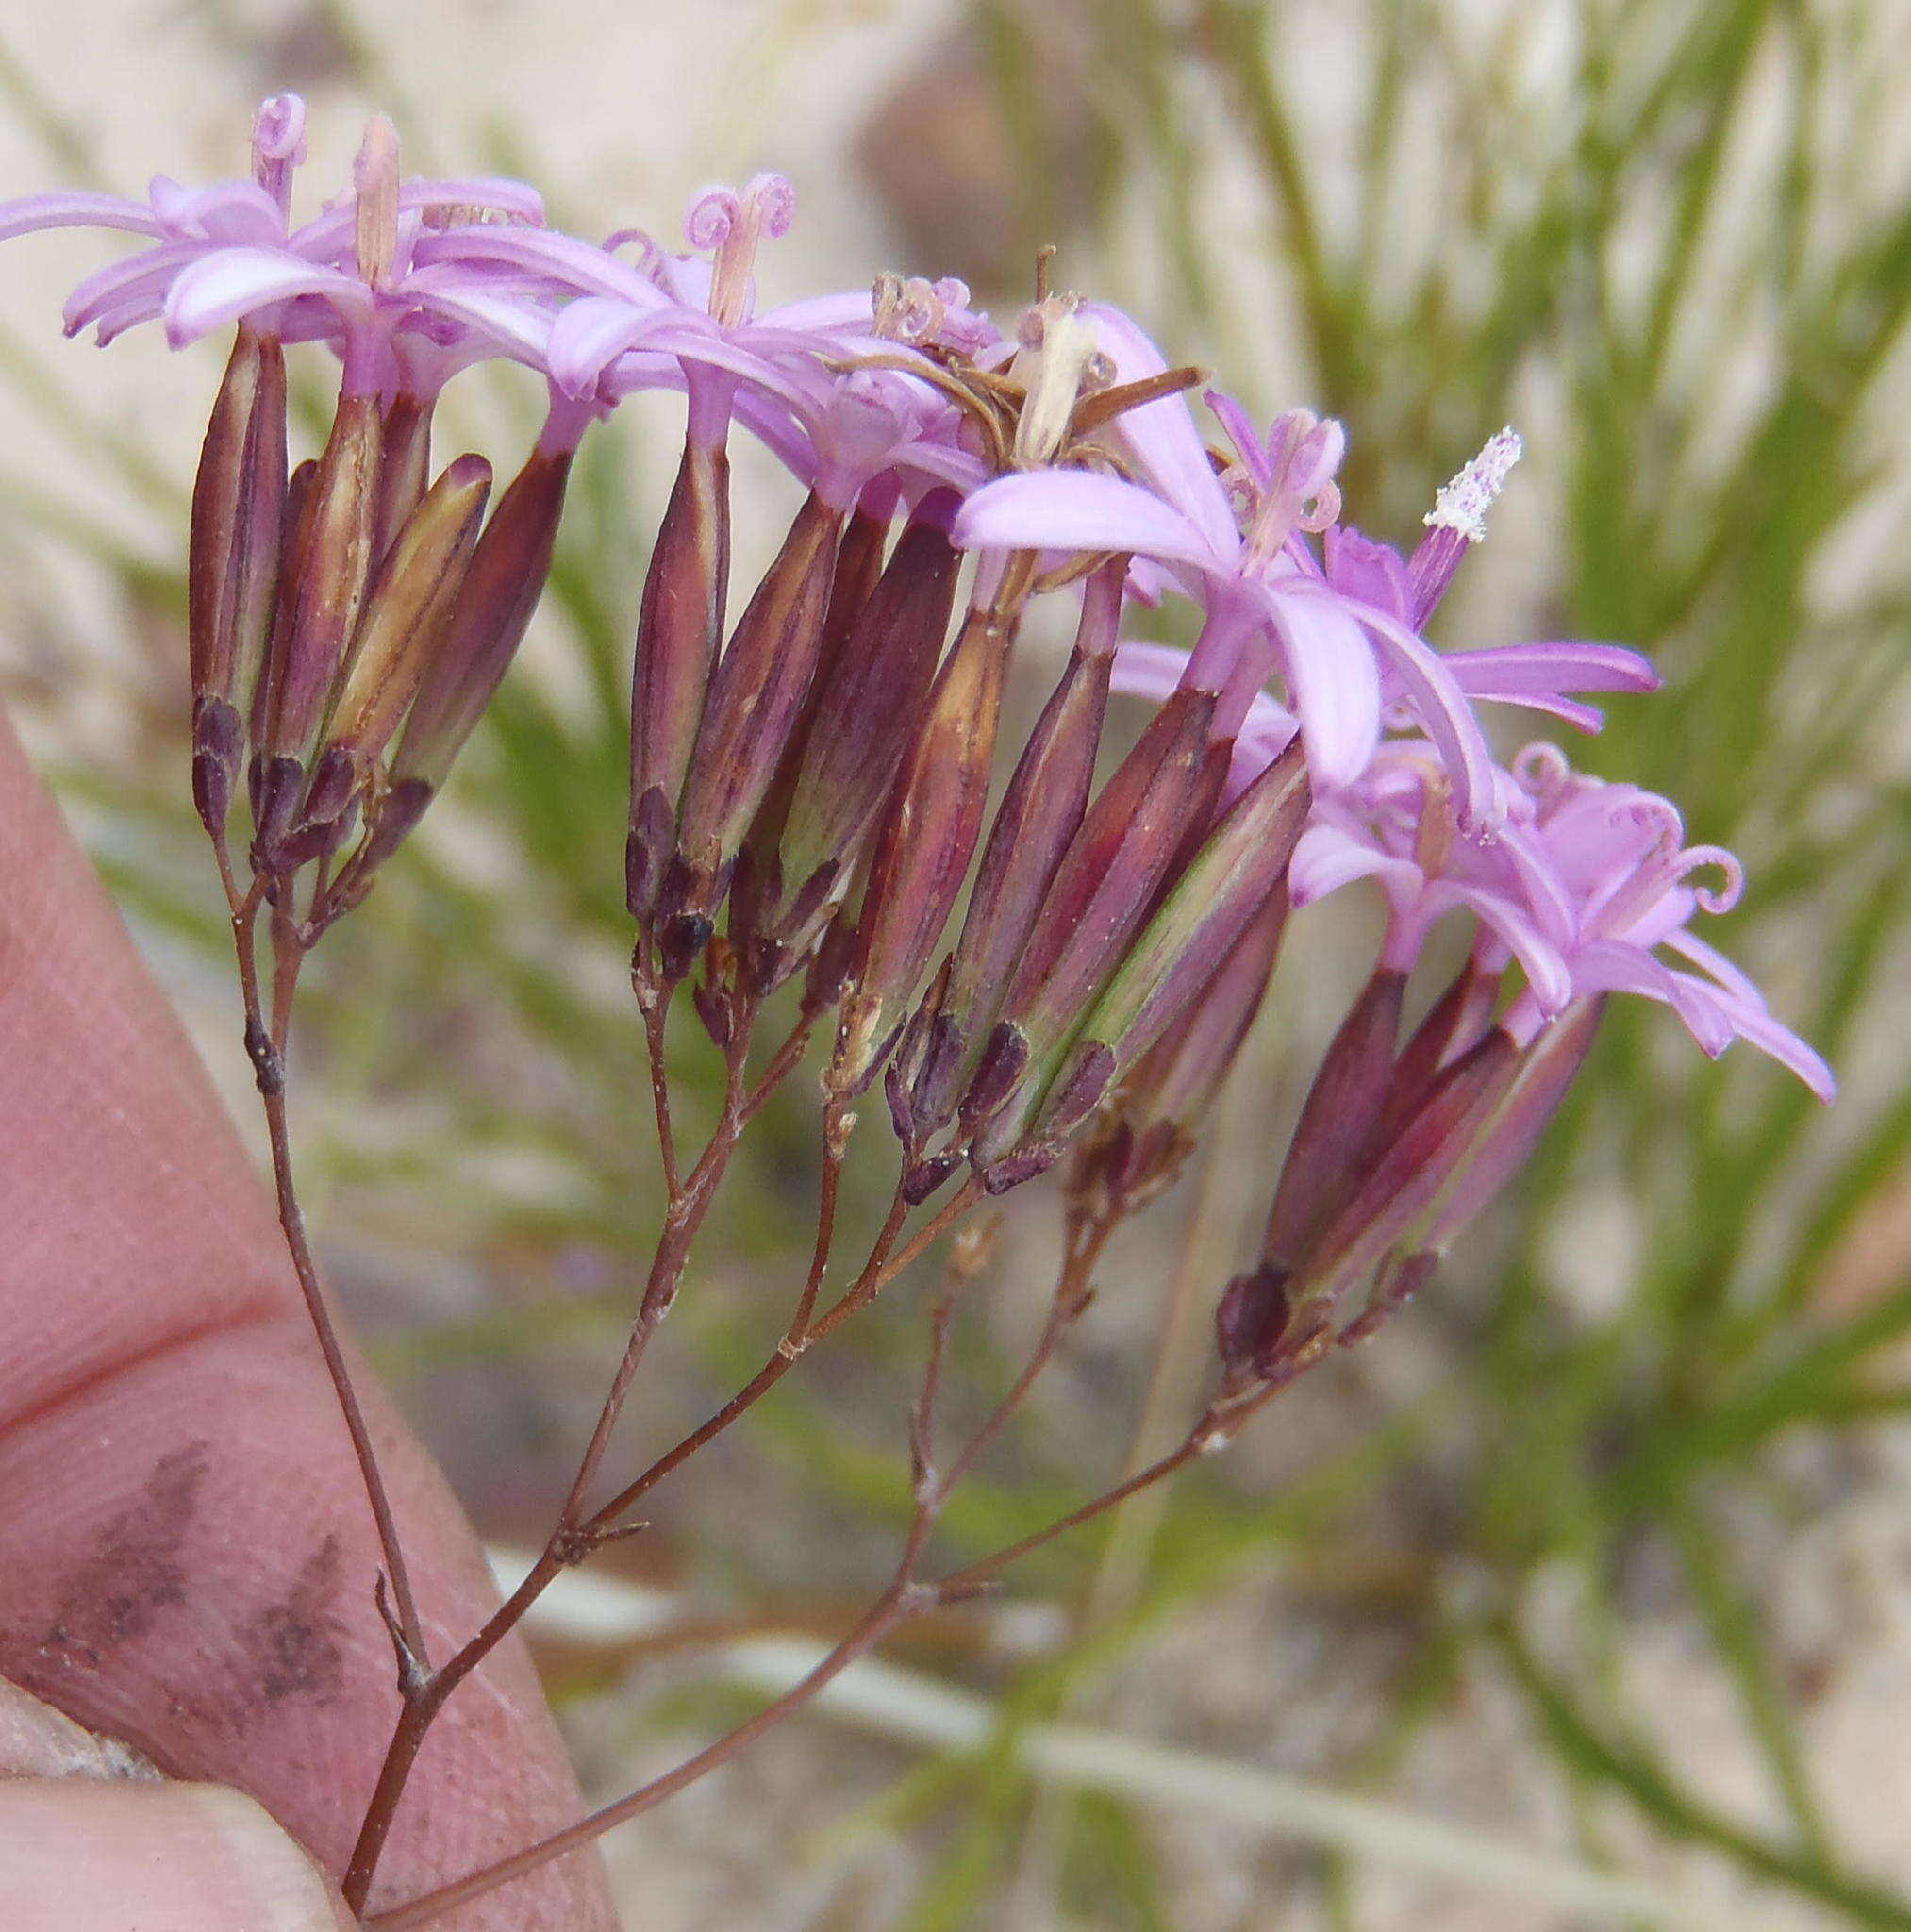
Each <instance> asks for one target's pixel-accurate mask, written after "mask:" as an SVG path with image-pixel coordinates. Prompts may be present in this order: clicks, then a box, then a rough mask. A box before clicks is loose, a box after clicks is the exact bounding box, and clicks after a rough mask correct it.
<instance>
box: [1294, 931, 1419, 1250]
mask: <svg viewBox="0 0 1911 1932" xmlns="http://www.w3.org/2000/svg"><path fill="white" fill-rule="evenodd" d="M1405 993H1406V975H1405V974H1404V973H1402V972H1400V971H1398V970H1397V969H1395V968H1393V967H1388V966H1382V967H1379V968H1378V969H1376V971H1375V972H1374V973H1373V974H1371V975H1370V977H1369V978H1368V981H1367V984H1366V985H1365V986H1363V987H1362V988H1361V990H1360V992H1359V995H1358V997H1356V998H1355V1000H1354V1005H1353V1006H1352V1007H1351V1008H1349V1009H1348V1013H1347V1017H1346V1018H1345V1019H1344V1020H1342V1021H1341V1023H1340V1025H1339V1027H1338V1030H1337V1031H1336V1033H1335V1035H1334V1038H1333V1040H1332V1041H1330V1042H1329V1044H1328V1047H1327V1051H1326V1052H1325V1053H1324V1054H1323V1055H1322V1056H1321V1065H1320V1068H1319V1070H1318V1071H1317V1072H1316V1074H1315V1075H1314V1083H1313V1085H1312V1086H1311V1087H1310V1088H1309V1089H1308V1090H1307V1098H1306V1101H1305V1103H1304V1105H1303V1107H1302V1108H1301V1118H1300V1120H1299V1122H1298V1124H1296V1125H1295V1128H1294V1138H1293V1141H1292V1142H1291V1143H1290V1144H1289V1146H1288V1158H1287V1162H1286V1165H1285V1166H1284V1167H1283V1168H1282V1170H1281V1182H1280V1186H1279V1188H1278V1189H1277V1190H1276V1191H1275V1193H1274V1205H1273V1208H1272V1209H1271V1212H1270V1213H1269V1216H1268V1229H1267V1235H1266V1237H1265V1239H1264V1241H1263V1242H1262V1253H1263V1254H1264V1255H1265V1256H1266V1257H1267V1258H1268V1259H1269V1260H1271V1261H1276V1262H1280V1263H1282V1264H1283V1265H1285V1266H1288V1267H1290V1268H1291V1267H1292V1266H1294V1265H1295V1264H1296V1263H1297V1262H1298V1261H1299V1260H1300V1259H1301V1258H1302V1257H1304V1255H1305V1254H1306V1252H1307V1247H1308V1244H1309V1242H1310V1241H1312V1240H1313V1238H1314V1236H1315V1235H1317V1234H1318V1233H1319V1232H1320V1231H1321V1228H1322V1227H1324V1226H1325V1225H1326V1224H1327V1222H1328V1221H1329V1220H1330V1219H1331V1218H1332V1217H1333V1215H1334V1213H1335V1212H1336V1210H1337V1209H1338V1208H1340V1207H1341V1206H1342V1205H1343V1204H1344V1203H1345V1201H1346V1200H1347V1197H1348V1195H1349V1194H1350V1193H1351V1192H1352V1191H1353V1189H1354V1185H1355V1183H1356V1181H1357V1180H1358V1178H1359V1174H1358V1163H1359V1160H1360V1157H1361V1155H1362V1153H1363V1152H1364V1151H1365V1149H1366V1148H1367V1145H1368V1143H1369V1141H1370V1140H1371V1137H1372V1134H1373V1128H1374V1124H1375V1123H1376V1122H1377V1121H1378V1120H1379V1118H1380V1111H1381V1108H1382V1107H1383V1106H1384V1104H1385V1103H1386V1100H1387V1095H1388V1087H1389V1085H1390V1083H1391V1081H1392V1078H1393V1071H1394V1055H1395V1052H1396V1050H1397V1048H1398V1046H1399V1043H1400V1010H1401V1005H1402V1002H1403V1001H1404V997H1405Z"/></svg>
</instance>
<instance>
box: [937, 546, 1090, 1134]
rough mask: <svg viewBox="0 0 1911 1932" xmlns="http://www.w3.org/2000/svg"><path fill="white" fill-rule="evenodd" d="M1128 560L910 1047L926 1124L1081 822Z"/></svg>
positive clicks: (1044, 726)
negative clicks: (932, 1005)
mask: <svg viewBox="0 0 1911 1932" xmlns="http://www.w3.org/2000/svg"><path fill="white" fill-rule="evenodd" d="M1126 568H1127V565H1126V559H1125V558H1122V559H1118V560H1116V561H1115V562H1113V563H1111V564H1109V565H1107V566H1105V568H1104V569H1103V570H1101V571H1098V572H1097V573H1096V574H1095V575H1093V576H1092V577H1091V578H1089V580H1088V586H1087V589H1086V593H1085V595H1084V598H1083V604H1082V617H1081V623H1080V625H1078V627H1077V630H1076V634H1075V645H1074V649H1073V651H1072V653H1071V654H1070V658H1069V662H1068V665H1067V667H1066V668H1065V669H1064V671H1063V673H1062V676H1061V681H1060V682H1059V683H1058V684H1057V685H1056V686H1055V691H1053V692H1052V693H1051V694H1050V697H1049V701H1048V703H1047V704H1046V705H1045V706H1044V707H1043V708H1042V713H1041V716H1040V717H1039V719H1038V720H1037V721H1036V725H1035V729H1034V730H1033V731H1032V732H1030V734H1029V738H1028V742H1027V743H1026V744H1025V745H1024V746H1023V747H1022V757H1021V758H1020V759H1019V760H1018V761H1017V763H1016V768H1015V773H1014V775H1013V776H1012V777H1011V778H1010V779H1009V782H1008V789H1007V791H1005V792H1004V794H1003V798H1002V803H1001V805H1000V806H999V807H998V808H996V813H995V823H994V824H992V825H991V826H990V828H989V842H988V844H987V845H986V846H985V847H984V848H983V853H982V862H981V865H980V866H979V867H978V868H977V871H976V876H975V886H974V890H973V891H972V892H971V894H970V898H969V910H968V913H967V915H966V917H965V918H964V920H963V924H962V937H961V939H960V940H959V941H957V943H956V954H955V958H954V962H953V964H952V966H951V969H950V973H949V977H948V980H947V982H946V984H945V986H944V988H943V989H942V991H941V993H940V996H939V998H938V1000H937V1002H936V1006H935V1010H934V1012H933V1013H931V1012H930V1011H929V1009H928V1008H927V1007H926V1006H925V1007H924V1008H923V1010H922V1013H921V1014H920V1015H919V1019H918V1023H916V1024H912V1026H911V1034H912V1035H914V1036H916V1037H915V1038H914V1039H912V1040H911V1041H910V1042H909V1043H908V1044H907V1045H906V1047H905V1050H904V1058H906V1060H907V1061H909V1062H910V1064H909V1066H908V1068H907V1072H908V1076H909V1078H910V1080H911V1082H912V1084H913V1087H914V1090H915V1091H914V1099H913V1102H912V1106H913V1109H914V1112H915V1114H916V1116H917V1119H918V1122H919V1130H920V1131H922V1132H931V1131H934V1130H935V1129H936V1128H938V1127H939V1126H941V1125H942V1124H944V1123H945V1122H946V1121H947V1119H948V1117H949V1115H950V1114H951V1113H952V1112H953V1111H954V1109H955V1106H956V1097H957V1094H958V1093H959V1091H960V1084H959V1083H960V1082H961V1081H962V1079H963V1078H964V1077H965V1075H967V1074H971V1073H972V1072H973V1070H974V1062H975V1058H976V1056H977V1054H978V1053H979V1052H980V1050H981V1046H982V1043H983V1041H985V1040H986V1039H987V1037H988V1034H989V1029H990V1028H991V1027H992V1026H993V1025H994V1024H995V1018H996V1014H997V1012H998V1011H999V1010H1000V1007H1001V1003H1002V998H1003V995H1004V993H1005V991H1006V990H1007V987H1008V984H1009V981H1010V979H1011V978H1012V977H1013V975H1014V972H1015V968H1016V965H1017V962H1018V961H1019V960H1020V958H1021V957H1022V951H1023V948H1024V947H1025V946H1026V944H1027V942H1028V936H1029V934H1030V932H1031V931H1032V930H1033V929H1034V926H1035V923H1036V920H1037V919H1038V917H1039V915H1040V912H1041V908H1042V904H1043V902H1044V900H1045V899H1046V898H1047V896H1048V892H1049V889H1050V887H1051V886H1052V885H1053V884H1054V883H1055V874H1056V873H1057V871H1058V870H1059V869H1060V867H1061V862H1062V859H1063V858H1064V856H1065V855H1066V854H1067V851H1068V849H1069V846H1070V843H1071V842H1072V840H1073V839H1074V836H1075V834H1076V832H1077V830H1078V829H1079V828H1080V826H1081V823H1082V816H1083V813H1084V812H1085V811H1086V809H1087V808H1088V793H1089V790H1090V788H1091V786H1092V784H1093V782H1094V775H1095V758H1096V754H1097V753H1098V752H1099V751H1100V749H1101V742H1102V724H1103V720H1104V718H1105V715H1106V711H1107V703H1108V675H1109V671H1110V668H1111V664H1112V656H1111V653H1112V650H1113V646H1114V641H1115V627H1116V625H1117V624H1118V623H1119V621H1120V618H1121V614H1122V578H1123V576H1124V575H1125V574H1126Z"/></svg>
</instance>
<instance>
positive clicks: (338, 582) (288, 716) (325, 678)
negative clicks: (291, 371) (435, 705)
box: [264, 395, 383, 759]
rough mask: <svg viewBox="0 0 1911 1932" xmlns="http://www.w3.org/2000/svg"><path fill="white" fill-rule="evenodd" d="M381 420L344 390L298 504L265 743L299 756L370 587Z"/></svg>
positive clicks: (366, 400) (367, 402) (276, 752)
mask: <svg viewBox="0 0 1911 1932" xmlns="http://www.w3.org/2000/svg"><path fill="white" fill-rule="evenodd" d="M382 440H383V424H382V422H381V420H380V418H379V414H378V406H377V402H376V400H375V399H374V398H373V397H370V396H362V395H341V397H340V398H339V408H338V413H337V415H336V416H334V417H333V419H332V433H331V437H330V439H329V440H328V441H327V442H326V444H325V449H324V455H323V456H322V457H321V458H319V466H318V470H317V472H316V473H315V474H314V475H313V477H312V481H311V486H310V491H309V494H308V496H307V500H306V501H305V503H304V505H303V506H302V509H301V515H300V519H299V521H300V525H301V526H302V527H301V529H300V531H299V534H298V538H297V540H296V544H295V554H294V556H293V558H292V559H291V573H290V575H289V579H288V583H287V587H286V591H287V594H284V595H282V596H281V599H280V607H281V611H282V613H283V616H284V620H285V621H284V622H283V623H282V624H281V625H280V626H279V627H278V630H277V632H276V634H275V635H274V640H273V654H274V658H278V659H279V661H278V662H277V663H276V664H275V665H274V693H273V706H272V715H271V718H270V719H269V720H268V721H267V724H266V731H265V738H264V744H265V749H266V750H267V751H268V752H269V753H270V754H272V755H273V756H274V757H277V758H288V759H291V758H306V757H307V755H308V754H309V752H310V749H311V744H312V740H313V738H314V737H315V736H316V734H317V730H318V724H319V720H320V718H321V716H322V715H323V714H324V708H325V705H326V702H327V700H328V699H329V698H330V696H331V694H332V689H333V683H334V680H335V679H336V678H337V676H338V675H339V672H340V669H341V666H342V665H343V663H344V660H345V654H346V651H347V650H348V649H349V647H350V645H351V642H352V639H353V637H354V635H355V634H356V632H357V625H358V614H359V611H360V610H361V609H362V608H363V606H364V601H365V593H366V591H367V590H368V589H369V587H370V584H371V577H372V565H373V554H372V553H373V544H374V536H375V529H376V521H377V505H378V465H379V451H380V446H381V443H382Z"/></svg>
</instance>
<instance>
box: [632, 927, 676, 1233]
mask: <svg viewBox="0 0 1911 1932" xmlns="http://www.w3.org/2000/svg"><path fill="white" fill-rule="evenodd" d="M631 978H632V980H633V981H634V982H635V984H636V988H637V1004H638V1009H639V1010H640V1012H641V1013H642V1015H643V1039H644V1046H645V1049H646V1053H647V1057H648V1058H649V1060H650V1100H651V1109H652V1111H653V1112H654V1113H655V1114H656V1148H657V1156H658V1158H660V1159H661V1161H662V1162H663V1184H664V1196H665V1198H666V1199H667V1200H670V1201H674V1200H675V1199H676V1198H677V1195H678V1194H679V1193H680V1192H681V1191H682V1183H681V1182H680V1181H679V1180H678V1177H677V1137H676V1129H675V1127H674V1126H673V1124H672V1122H671V1086H670V1067H669V1063H668V1062H667V1060H666V1059H665V1058H664V1035H665V1030H666V1028H667V1027H668V1025H669V1023H670V991H669V989H667V988H659V987H658V986H656V984H655V982H653V981H652V980H651V979H650V978H649V977H648V975H647V974H643V973H642V972H641V971H640V968H639V967H638V966H637V965H635V964H634V965H633V966H632V968H631Z"/></svg>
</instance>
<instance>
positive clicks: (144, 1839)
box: [0, 1682, 354, 1932]
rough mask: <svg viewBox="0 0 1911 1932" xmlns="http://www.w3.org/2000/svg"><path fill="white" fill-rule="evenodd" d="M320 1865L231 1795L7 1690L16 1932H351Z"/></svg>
mask: <svg viewBox="0 0 1911 1932" xmlns="http://www.w3.org/2000/svg"><path fill="white" fill-rule="evenodd" d="M0 1924H5V1925H6V1926H8V1928H9V1932H126V1928H127V1927H129V1926H135V1925H137V1926H139V1927H140V1928H141V1932H350V1928H351V1927H352V1925H353V1924H354V1922H353V1920H352V1918H351V1915H350V1914H349V1913H348V1912H347V1911H346V1910H345V1908H344V1907H343V1905H342V1904H341V1902H340V1900H339V1898H338V1895H337V1894H336V1893H335V1892H334V1891H333V1890H332V1889H331V1887H330V1886H329V1885H328V1884H327V1883H326V1882H325V1880H324V1878H323V1877H321V1875H320V1874H319V1871H318V1868H317V1867H316V1866H315V1865H313V1864H312V1862H311V1861H310V1859H308V1858H307V1857H306V1855H305V1854H304V1853H303V1852H302V1851H300V1850H299V1848H298V1846H297V1845H295V1844H294V1843H293V1842H292V1841H291V1839H290V1838H288V1837H287V1836H286V1834H285V1833H284V1832H283V1831H281V1830H280V1829H279V1827H278V1826H277V1825H276V1824H274V1823H273V1821H272V1819H271V1817H270V1816H269V1815H268V1814H267V1812H266V1811H265V1809H264V1807H262V1806H260V1805H259V1804H258V1803H257V1802H256V1801H255V1800H253V1799H251V1798H248V1797H246V1796H245V1795H244V1794H243V1793H242V1792H240V1791H235V1790H231V1789H230V1788H229V1787H227V1786H224V1785H209V1784H166V1783H162V1782H160V1781H159V1780H158V1777H157V1775H156V1774H154V1773H153V1772H152V1771H151V1770H150V1768H149V1767H147V1766H146V1765H144V1763H143V1762H142V1761H141V1759H140V1758H138V1757H137V1756H136V1755H135V1754H134V1753H132V1752H130V1751H128V1750H127V1749H126V1747H125V1746H124V1745H120V1744H115V1743H112V1742H111V1741H110V1740H104V1739H99V1738H95V1737H94V1736H93V1735H92V1734H91V1732H89V1731H85V1730H82V1729H81V1728H80V1726H79V1725H77V1724H74V1723H73V1722H72V1721H71V1720H70V1719H68V1718H65V1717H62V1716H61V1715H60V1714H59V1713H58V1711H55V1710H52V1709H50V1708H49V1707H47V1706H45V1705H43V1704H41V1703H40V1702H39V1701H38V1700H37V1699H34V1698H31V1697H28V1696H26V1695H25V1692H23V1691H16V1690H15V1689H14V1688H13V1687H12V1686H10V1685H8V1684H6V1683H4V1682H0Z"/></svg>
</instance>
